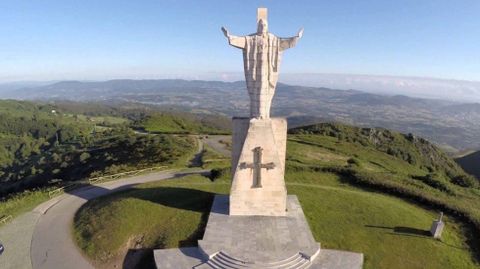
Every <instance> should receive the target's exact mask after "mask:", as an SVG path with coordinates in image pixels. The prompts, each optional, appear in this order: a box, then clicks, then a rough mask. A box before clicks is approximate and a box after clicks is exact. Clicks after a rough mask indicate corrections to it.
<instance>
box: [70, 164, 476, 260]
mask: <svg viewBox="0 0 480 269" xmlns="http://www.w3.org/2000/svg"><path fill="white" fill-rule="evenodd" d="M287 186H288V192H289V193H290V194H296V195H297V196H298V197H299V199H300V202H301V204H302V207H303V209H304V212H305V214H306V216H307V219H308V222H309V224H310V227H311V229H312V232H313V234H314V236H315V238H316V239H317V240H318V241H319V242H321V243H322V246H323V247H325V248H334V249H344V250H351V251H357V252H362V253H364V254H365V257H366V259H365V268H432V269H433V268H480V267H479V266H478V265H476V264H475V263H474V262H473V260H472V257H471V253H470V251H469V247H468V244H467V243H466V240H467V239H466V237H465V232H466V228H465V227H464V226H463V225H462V224H461V223H459V222H458V221H455V220H454V219H451V218H447V219H446V222H447V228H446V230H445V232H444V235H443V237H442V240H441V241H438V240H434V239H432V238H431V237H429V236H426V235H425V233H426V230H428V229H429V226H430V224H431V221H432V220H433V219H434V218H435V217H436V212H434V211H431V210H426V209H424V208H421V207H419V206H417V205H414V204H411V203H408V202H405V201H403V200H400V199H398V198H394V197H390V196H387V195H384V194H380V193H376V192H370V191H366V190H362V189H358V188H355V187H351V186H349V185H345V184H344V183H342V181H341V179H340V178H339V177H338V176H337V175H335V174H330V173H307V172H305V173H301V175H299V176H297V175H296V174H294V173H290V174H288V175H287ZM228 190H229V183H228V181H227V180H225V179H223V180H218V181H215V182H213V183H212V182H210V181H209V180H208V179H206V178H204V177H201V176H189V177H187V178H183V179H179V180H178V179H177V180H165V181H161V182H156V183H149V184H143V185H141V186H137V187H135V189H133V190H129V191H125V192H121V193H117V194H113V195H109V196H107V197H104V198H100V199H95V200H92V201H90V202H88V203H87V204H86V205H84V206H83V207H82V208H81V210H80V211H79V212H78V213H77V215H76V217H75V227H74V230H75V238H76V240H77V243H78V244H79V246H80V248H81V249H83V250H84V251H85V253H86V254H87V256H89V257H90V258H92V259H93V260H94V261H95V262H96V264H97V266H100V267H101V266H102V264H109V265H111V264H112V263H113V264H115V260H117V262H118V263H119V264H121V262H123V257H124V255H125V253H126V251H127V250H128V249H131V248H134V247H139V246H140V247H141V248H147V249H150V248H176V247H185V246H195V245H196V240H198V239H201V238H202V232H203V229H204V228H205V224H206V222H205V221H206V218H207V214H208V211H209V207H210V205H211V201H212V198H213V194H214V193H228ZM147 258H148V256H147ZM150 259H151V257H150Z"/></svg>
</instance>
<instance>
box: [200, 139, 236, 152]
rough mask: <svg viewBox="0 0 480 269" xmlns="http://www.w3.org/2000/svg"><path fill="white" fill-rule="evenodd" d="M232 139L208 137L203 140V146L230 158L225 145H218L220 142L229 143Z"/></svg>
mask: <svg viewBox="0 0 480 269" xmlns="http://www.w3.org/2000/svg"><path fill="white" fill-rule="evenodd" d="M231 139H232V137H231V136H230V135H209V136H208V138H204V139H203V140H204V142H205V144H207V145H209V146H210V147H211V148H213V149H214V150H215V151H217V152H218V153H220V154H222V155H224V156H225V157H230V155H231V153H230V150H229V149H228V148H227V147H226V146H225V144H222V143H220V140H223V141H230V140H231Z"/></svg>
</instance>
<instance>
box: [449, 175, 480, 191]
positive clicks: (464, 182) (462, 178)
mask: <svg viewBox="0 0 480 269" xmlns="http://www.w3.org/2000/svg"><path fill="white" fill-rule="evenodd" d="M451 182H452V183H453V184H455V185H458V186H461V187H464V188H478V186H479V185H480V184H479V182H478V180H476V179H475V178H474V177H473V176H470V175H459V176H456V177H454V178H452V180H451Z"/></svg>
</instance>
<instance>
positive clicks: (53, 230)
mask: <svg viewBox="0 0 480 269" xmlns="http://www.w3.org/2000/svg"><path fill="white" fill-rule="evenodd" d="M221 138H223V137H221V136H213V137H211V138H210V139H207V140H206V141H205V143H207V144H209V146H211V147H212V148H214V149H215V150H217V151H219V152H220V153H223V154H225V155H227V156H228V155H229V154H228V150H227V149H226V148H225V146H224V145H223V144H220V143H219V142H218V140H219V139H221ZM225 138H226V137H225ZM199 147H202V146H201V144H200V143H199ZM200 150H201V149H199V151H200ZM201 172H205V170H198V169H197V170H192V169H190V170H182V171H177V172H175V171H161V172H156V173H151V174H146V175H139V176H135V177H129V178H124V179H119V180H116V181H110V182H105V183H101V184H98V185H89V186H86V187H83V188H80V189H76V190H74V191H72V192H70V193H65V194H63V195H60V196H58V197H55V198H53V199H51V200H49V201H46V202H44V203H42V204H40V205H39V206H37V207H36V208H35V209H34V210H32V211H31V212H27V213H24V214H22V215H20V216H18V217H17V218H15V219H13V220H12V221H11V222H10V223H8V224H6V225H4V226H2V227H0V241H1V242H2V243H3V244H4V245H5V252H4V253H3V255H1V256H0V268H2V269H3V268H6V269H9V268H12V269H23V268H25V269H30V268H32V267H33V268H35V269H37V268H48V269H55V268H71V269H76V268H79V269H80V268H82V269H83V268H93V266H92V265H91V264H90V263H89V261H88V260H87V259H86V258H84V257H83V256H82V254H81V251H80V250H79V249H78V248H77V246H76V244H75V243H74V242H73V238H72V234H71V227H72V222H73V218H74V215H75V212H76V211H77V210H78V209H79V208H80V207H81V206H82V205H83V204H84V203H85V202H86V201H88V200H90V199H93V198H96V197H99V196H102V195H106V194H110V193H112V192H116V191H121V190H124V189H128V188H131V187H133V186H134V185H137V184H140V183H146V182H152V181H157V180H162V179H167V178H174V177H179V176H183V175H186V174H190V173H201Z"/></svg>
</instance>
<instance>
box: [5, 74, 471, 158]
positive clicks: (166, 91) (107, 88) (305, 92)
mask: <svg viewBox="0 0 480 269" xmlns="http://www.w3.org/2000/svg"><path fill="white" fill-rule="evenodd" d="M0 98H12V99H24V100H25V99H26V100H73V101H95V102H107V103H125V102H128V103H132V102H133V103H141V104H145V105H155V106H163V107H169V108H178V109H181V110H186V111H190V112H198V113H219V114H223V115H228V116H232V115H239V114H243V115H245V114H247V112H248V94H247V91H246V88H245V82H243V81H238V82H220V81H200V80H192V81H187V80H109V81H102V82H80V81H62V82H57V83H53V84H50V85H43V86H35V87H24V88H16V89H14V90H10V91H9V90H5V89H3V90H2V91H0ZM272 112H273V114H274V115H275V116H286V117H289V122H290V124H291V125H292V126H299V125H303V124H310V123H316V122H319V121H340V122H345V123H349V124H355V125H359V126H370V127H384V128H389V129H394V130H398V131H401V132H404V133H413V134H415V135H419V136H422V137H425V138H428V139H430V140H432V141H434V142H436V143H437V144H439V145H440V146H443V148H445V149H447V150H451V151H456V150H465V149H479V148H480V104H478V103H468V104H467V103H459V102H454V101H446V100H434V99H421V98H411V97H407V96H402V95H396V96H388V95H380V94H371V93H365V92H361V91H356V90H333V89H328V88H318V87H304V86H291V85H286V84H279V85H278V86H277V93H276V95H275V98H274V104H273V111H272Z"/></svg>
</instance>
